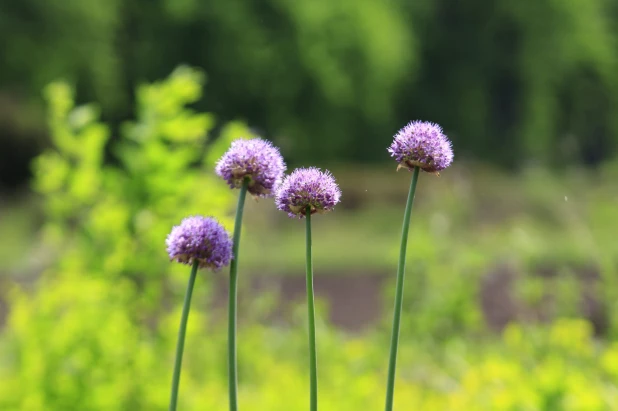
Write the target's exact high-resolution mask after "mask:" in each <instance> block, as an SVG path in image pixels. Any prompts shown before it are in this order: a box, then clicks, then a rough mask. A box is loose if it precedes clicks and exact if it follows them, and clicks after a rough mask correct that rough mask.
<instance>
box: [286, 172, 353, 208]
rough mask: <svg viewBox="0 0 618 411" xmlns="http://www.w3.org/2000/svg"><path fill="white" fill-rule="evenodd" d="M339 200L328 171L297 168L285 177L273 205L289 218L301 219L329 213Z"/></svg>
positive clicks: (339, 196)
mask: <svg viewBox="0 0 618 411" xmlns="http://www.w3.org/2000/svg"><path fill="white" fill-rule="evenodd" d="M340 198H341V191H340V190H339V186H337V183H336V182H335V178H334V177H333V175H332V174H331V173H330V172H329V171H321V170H320V169H319V168H315V167H309V168H298V169H296V170H294V171H293V172H292V174H290V175H289V176H287V177H286V178H285V179H284V180H283V183H282V184H281V186H279V189H278V190H277V194H276V196H275V204H276V205H277V208H278V209H279V210H281V211H285V212H287V213H288V215H289V216H290V217H298V218H303V216H304V215H305V214H306V213H307V207H309V209H310V213H311V214H314V213H326V212H328V211H331V210H332V209H333V207H335V204H337V203H338V202H339V200H340Z"/></svg>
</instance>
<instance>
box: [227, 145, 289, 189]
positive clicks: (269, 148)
mask: <svg viewBox="0 0 618 411" xmlns="http://www.w3.org/2000/svg"><path fill="white" fill-rule="evenodd" d="M285 169H286V167H285V163H284V162H283V157H281V154H280V153H279V149H278V148H277V147H275V146H273V145H272V143H271V142H270V141H266V140H262V139H261V138H254V139H251V140H244V139H239V140H235V141H233V142H232V146H231V147H230V149H229V150H228V151H227V152H226V153H225V154H224V155H223V157H221V158H220V159H219V161H218V162H217V166H216V168H215V171H216V172H217V175H219V176H220V177H221V178H223V179H224V180H225V181H226V182H227V183H228V184H229V186H230V187H231V188H240V187H241V186H242V183H243V180H244V179H245V178H249V186H248V191H249V193H251V194H253V195H254V196H259V197H268V196H272V193H273V191H274V190H275V189H276V188H277V186H278V185H279V184H280V183H281V179H282V178H283V173H284V172H285Z"/></svg>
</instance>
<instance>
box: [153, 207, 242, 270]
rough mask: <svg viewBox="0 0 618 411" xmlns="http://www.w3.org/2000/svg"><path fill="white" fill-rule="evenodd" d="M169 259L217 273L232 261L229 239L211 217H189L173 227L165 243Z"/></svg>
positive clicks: (230, 241) (221, 227)
mask: <svg viewBox="0 0 618 411" xmlns="http://www.w3.org/2000/svg"><path fill="white" fill-rule="evenodd" d="M165 244H166V245H167V253H168V254H169V256H170V259H171V260H176V261H178V262H179V263H183V264H188V265H192V264H193V262H194V261H196V260H197V261H198V263H199V267H200V268H204V267H206V268H210V269H213V270H218V269H220V268H221V267H223V266H226V265H228V264H229V263H230V260H231V259H232V240H231V239H230V236H229V235H228V233H227V232H226V231H225V229H224V228H223V226H222V225H221V224H219V222H218V221H217V220H215V219H214V218H212V217H202V216H192V217H187V218H185V219H183V220H182V222H181V223H180V225H177V226H174V228H172V232H171V233H170V234H169V235H168V236H167V239H166V240H165Z"/></svg>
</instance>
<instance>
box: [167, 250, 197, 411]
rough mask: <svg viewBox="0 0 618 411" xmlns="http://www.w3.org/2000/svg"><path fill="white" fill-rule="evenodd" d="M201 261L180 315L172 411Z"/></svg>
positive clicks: (195, 263) (195, 269)
mask: <svg viewBox="0 0 618 411" xmlns="http://www.w3.org/2000/svg"><path fill="white" fill-rule="evenodd" d="M198 264H199V262H198V261H197V260H195V261H194V262H193V266H192V267H191V275H190V277H189V284H188V285H187V292H186V293H185V302H184V305H183V307H182V316H181V317H180V329H179V330H178V343H177V344H176V363H175V364H174V375H173V376H172V395H171V397H170V408H169V410H170V411H176V404H177V403H178V385H179V384H180V369H181V368H182V354H183V351H184V348H185V334H186V332H187V320H188V319H189V309H190V308H191V296H192V295H193V285H194V284H195V277H197V267H198Z"/></svg>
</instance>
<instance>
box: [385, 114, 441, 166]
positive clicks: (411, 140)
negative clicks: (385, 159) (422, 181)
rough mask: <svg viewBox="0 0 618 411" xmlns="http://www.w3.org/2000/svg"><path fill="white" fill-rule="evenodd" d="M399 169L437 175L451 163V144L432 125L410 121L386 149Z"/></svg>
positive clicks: (439, 130)
mask: <svg viewBox="0 0 618 411" xmlns="http://www.w3.org/2000/svg"><path fill="white" fill-rule="evenodd" d="M388 152H389V153H390V154H391V157H393V158H394V159H395V160H397V162H398V163H399V165H400V166H401V167H405V168H407V169H409V170H412V169H414V167H420V168H421V170H423V171H426V172H428V173H438V172H439V171H440V170H444V169H445V168H447V167H448V166H450V165H451V163H452V162H453V149H452V147H451V142H450V141H449V139H448V138H447V137H446V136H445V135H444V133H443V132H442V128H441V127H440V126H439V125H437V124H434V123H429V122H425V121H412V122H410V123H408V125H406V126H405V127H404V128H402V129H401V130H399V132H398V133H397V135H395V139H394V140H393V143H392V144H391V146H390V147H389V148H388Z"/></svg>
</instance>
